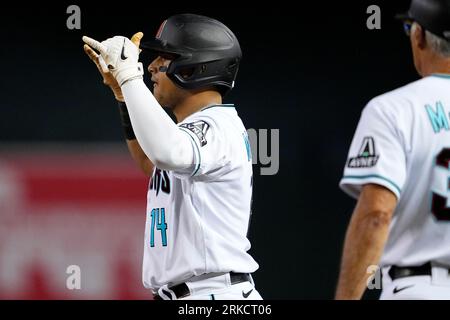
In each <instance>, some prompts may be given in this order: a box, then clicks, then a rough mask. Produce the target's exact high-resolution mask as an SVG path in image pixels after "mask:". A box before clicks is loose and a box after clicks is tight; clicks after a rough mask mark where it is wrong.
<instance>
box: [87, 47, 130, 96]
mask: <svg viewBox="0 0 450 320" xmlns="http://www.w3.org/2000/svg"><path fill="white" fill-rule="evenodd" d="M83 49H84V52H86V54H87V55H88V57H89V58H90V59H91V60H92V62H94V63H95V65H96V66H97V69H98V71H99V72H100V74H101V75H102V77H103V83H104V84H105V85H107V86H108V87H110V88H111V90H112V92H113V93H114V97H115V98H116V100H117V101H122V102H123V101H125V100H124V98H123V95H122V90H121V89H120V86H119V83H117V80H116V79H115V78H114V76H113V75H112V74H111V72H109V70H108V67H107V66H106V63H105V61H104V60H103V58H102V57H101V56H100V55H98V54H97V53H96V52H95V51H94V50H92V48H91V47H90V46H89V45H87V44H85V45H84V46H83Z"/></svg>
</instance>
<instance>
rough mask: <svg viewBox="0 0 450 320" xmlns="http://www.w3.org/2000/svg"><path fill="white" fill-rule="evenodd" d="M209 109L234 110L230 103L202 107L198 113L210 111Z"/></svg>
mask: <svg viewBox="0 0 450 320" xmlns="http://www.w3.org/2000/svg"><path fill="white" fill-rule="evenodd" d="M211 108H234V104H232V103H223V104H211V105H208V106H206V107H204V108H203V109H200V111H203V110H206V109H211Z"/></svg>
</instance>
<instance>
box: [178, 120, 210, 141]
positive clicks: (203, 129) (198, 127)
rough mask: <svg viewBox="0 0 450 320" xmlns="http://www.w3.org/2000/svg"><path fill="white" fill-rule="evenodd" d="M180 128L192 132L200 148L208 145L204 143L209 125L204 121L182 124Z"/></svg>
mask: <svg viewBox="0 0 450 320" xmlns="http://www.w3.org/2000/svg"><path fill="white" fill-rule="evenodd" d="M180 127H183V128H186V129H188V130H189V131H191V132H193V133H194V134H195V135H196V136H197V137H198V140H199V141H200V146H201V147H203V146H204V145H206V144H207V143H208V141H206V133H207V132H208V129H209V124H208V123H206V122H205V121H203V120H200V121H195V122H191V123H183V124H182V125H180Z"/></svg>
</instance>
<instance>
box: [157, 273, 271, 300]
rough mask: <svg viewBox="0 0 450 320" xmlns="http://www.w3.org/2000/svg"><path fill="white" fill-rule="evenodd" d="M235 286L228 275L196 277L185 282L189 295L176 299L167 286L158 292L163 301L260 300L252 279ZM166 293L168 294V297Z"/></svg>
mask: <svg viewBox="0 0 450 320" xmlns="http://www.w3.org/2000/svg"><path fill="white" fill-rule="evenodd" d="M250 279H251V281H245V282H241V283H237V284H233V285H232V284H231V280H230V274H229V273H226V274H220V275H217V276H216V275H214V276H212V277H211V276H210V275H205V276H198V277H194V278H191V279H189V280H188V281H186V282H185V283H186V285H187V286H188V288H189V292H190V295H189V296H187V297H184V298H181V299H177V297H176V296H175V294H174V292H173V291H172V290H170V289H169V288H168V286H167V285H165V286H162V287H161V288H159V290H158V295H159V296H160V297H161V298H162V299H163V300H262V297H261V295H260V294H259V292H258V291H257V290H256V289H255V285H254V282H253V279H252V278H251V276H250ZM166 293H170V294H171V297H168V296H167V294H166Z"/></svg>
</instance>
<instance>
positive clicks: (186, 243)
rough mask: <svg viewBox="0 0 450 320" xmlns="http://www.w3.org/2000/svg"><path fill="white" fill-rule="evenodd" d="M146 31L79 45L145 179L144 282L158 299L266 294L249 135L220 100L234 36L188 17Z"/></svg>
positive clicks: (231, 77)
mask: <svg viewBox="0 0 450 320" xmlns="http://www.w3.org/2000/svg"><path fill="white" fill-rule="evenodd" d="M142 37H143V34H142V33H137V34H135V35H134V36H133V37H132V39H131V41H130V40H129V39H127V38H125V37H121V36H116V37H114V38H110V39H108V40H106V41H103V42H101V43H100V42H97V41H95V40H93V39H91V38H88V37H83V41H84V42H85V43H86V45H85V51H86V53H87V54H88V55H89V56H90V57H91V59H92V60H93V61H94V62H95V63H96V65H97V66H98V68H99V71H100V72H101V73H102V75H103V78H104V82H105V84H107V85H109V86H110V87H111V89H112V90H113V92H114V94H115V97H116V99H117V100H118V101H119V108H120V110H121V116H122V122H123V126H124V130H125V135H126V138H127V144H128V147H129V150H130V152H131V155H132V157H133V158H134V159H135V160H136V161H137V162H138V164H139V165H140V166H141V168H142V169H143V171H144V172H145V173H146V174H148V175H149V176H151V178H150V183H149V187H148V196H147V221H146V225H145V243H144V260H143V283H144V286H145V287H146V288H149V289H151V290H152V292H153V294H154V295H155V299H163V300H177V299H199V300H205V299H206V300H215V299H217V300H225V299H233V300H239V299H252V300H259V299H262V298H261V296H260V294H259V293H258V291H257V290H256V289H255V287H254V282H253V280H252V277H251V275H250V274H251V273H252V272H254V271H255V270H257V269H258V264H257V263H256V262H255V260H254V259H253V258H252V257H251V256H250V255H249V254H248V253H247V251H248V250H249V249H250V242H249V240H248V239H247V236H246V234H247V229H248V226H249V219H250V210H251V197H252V159H251V152H250V145H249V140H248V136H247V132H246V129H245V127H244V125H243V123H242V121H241V119H240V118H239V116H238V114H237V111H236V109H235V107H234V106H233V105H232V104H223V103H222V98H223V96H224V95H225V94H226V93H227V92H228V91H229V90H230V89H232V88H233V86H234V81H235V78H236V74H237V72H238V67H239V62H240V60H241V49H240V46H239V43H238V40H237V38H236V37H235V35H234V34H233V32H232V31H231V30H230V29H228V28H227V27H226V26H225V25H224V24H222V23H221V22H219V21H217V20H214V19H211V18H208V17H204V16H199V15H193V14H179V15H175V16H172V17H170V18H168V19H167V20H165V21H164V22H163V23H162V24H161V26H160V28H159V30H158V32H157V34H156V38H155V39H153V40H151V41H149V42H145V43H142V44H140V41H141V39H142ZM139 46H140V49H142V50H147V51H149V52H152V53H154V54H155V56H156V58H155V59H154V60H153V61H152V62H151V63H150V65H149V66H148V71H149V72H150V74H151V80H152V82H153V83H154V85H153V93H152V92H151V91H150V90H149V89H148V88H147V87H146V85H145V84H144V82H143V79H142V75H143V67H142V64H141V63H139V62H138V58H139V53H140V49H139ZM92 48H93V49H95V50H96V51H98V52H99V53H100V55H98V54H97V53H96V52H95V51H94V50H93V49H92ZM161 106H164V107H168V108H171V109H172V111H173V113H174V114H175V116H176V119H177V121H178V124H177V125H176V124H175V123H174V122H173V121H172V120H171V119H170V117H169V116H168V115H167V114H166V113H165V111H164V110H163V109H162V107H161Z"/></svg>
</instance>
